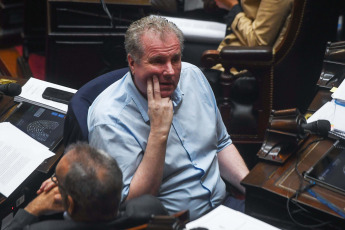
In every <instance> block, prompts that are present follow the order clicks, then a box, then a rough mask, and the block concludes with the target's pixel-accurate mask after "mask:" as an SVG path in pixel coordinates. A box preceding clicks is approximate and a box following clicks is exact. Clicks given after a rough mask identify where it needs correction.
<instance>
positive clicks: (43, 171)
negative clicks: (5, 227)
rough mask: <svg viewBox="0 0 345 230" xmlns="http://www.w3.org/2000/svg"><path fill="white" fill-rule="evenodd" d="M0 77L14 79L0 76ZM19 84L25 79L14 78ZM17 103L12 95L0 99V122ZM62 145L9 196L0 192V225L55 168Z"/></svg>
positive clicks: (32, 193)
mask: <svg viewBox="0 0 345 230" xmlns="http://www.w3.org/2000/svg"><path fill="white" fill-rule="evenodd" d="M0 78H8V79H14V78H11V77H4V76H1V77H0ZM14 80H16V81H17V82H18V83H19V84H21V85H23V84H25V82H26V80H25V79H18V78H16V79H14ZM16 105H17V103H15V102H14V101H13V97H8V96H4V97H3V98H2V99H1V100H0V122H2V121H4V120H5V119H6V118H7V117H8V116H9V115H10V113H11V112H12V111H13V110H14V109H15V107H16ZM63 151H64V146H63V144H62V142H61V143H60V144H59V146H58V147H57V148H56V150H55V151H54V152H55V155H54V156H52V157H50V158H48V159H46V160H45V161H44V162H43V163H42V164H41V165H40V166H38V167H37V169H36V170H35V171H34V172H33V173H32V174H31V175H30V176H28V178H27V179H26V180H25V181H24V182H23V183H22V184H21V185H20V186H19V187H18V188H17V189H16V190H15V191H14V192H13V193H12V194H11V195H10V196H9V197H7V198H6V197H4V196H3V195H2V194H1V193H0V226H1V224H2V222H1V221H2V220H3V219H4V218H5V217H6V216H9V215H14V214H15V213H16V212H17V210H18V209H19V208H23V207H25V206H26V205H27V204H28V203H29V202H30V201H31V200H32V199H33V198H34V197H35V196H36V191H37V189H38V188H39V187H40V185H41V183H42V182H43V181H44V180H46V179H47V178H49V177H50V176H51V174H52V173H53V170H54V169H55V166H56V164H57V162H58V161H59V159H60V157H61V156H62V154H63Z"/></svg>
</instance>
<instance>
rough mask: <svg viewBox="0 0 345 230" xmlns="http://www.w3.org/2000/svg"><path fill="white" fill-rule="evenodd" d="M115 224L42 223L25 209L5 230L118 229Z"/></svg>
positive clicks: (49, 221) (67, 221)
mask: <svg viewBox="0 0 345 230" xmlns="http://www.w3.org/2000/svg"><path fill="white" fill-rule="evenodd" d="M114 225H116V224H114V223H113V222H109V223H97V224H86V223H82V222H75V221H72V220H64V219H61V220H45V221H40V220H39V218H38V217H37V216H34V215H32V214H30V213H28V212H27V211H25V210H24V209H19V210H18V212H17V214H16V215H15V217H14V219H13V220H12V222H11V223H10V225H9V226H8V227H7V228H5V229H6V230H17V229H18V230H22V229H25V230H29V229H32V230H40V229H42V230H47V229H49V230H55V229H64V230H73V229H86V230H93V229H95V230H96V229H102V230H103V229H104V230H105V229H118V228H116V227H115V226H114Z"/></svg>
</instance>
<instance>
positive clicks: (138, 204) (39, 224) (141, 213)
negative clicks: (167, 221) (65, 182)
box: [4, 195, 168, 230]
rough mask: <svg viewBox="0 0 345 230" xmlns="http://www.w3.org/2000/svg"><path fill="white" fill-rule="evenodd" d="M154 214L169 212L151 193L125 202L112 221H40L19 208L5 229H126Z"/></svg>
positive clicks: (143, 221)
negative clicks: (89, 222)
mask: <svg viewBox="0 0 345 230" xmlns="http://www.w3.org/2000/svg"><path fill="white" fill-rule="evenodd" d="M152 215H168V212H167V211H166V209H165V208H164V206H163V205H162V203H161V202H160V201H159V200H158V198H156V197H154V196H151V195H143V196H141V197H137V198H134V199H131V200H129V201H127V202H126V203H124V204H123V205H122V207H121V208H120V211H119V216H118V218H117V219H116V220H114V221H111V222H106V223H105V222H102V223H97V224H87V223H82V222H75V221H72V220H64V219H61V220H56V219H54V220H44V221H40V219H39V218H38V217H37V216H34V215H32V214H30V213H28V212H27V211H25V210H24V209H19V210H18V212H17V214H16V215H15V217H14V218H13V220H12V222H11V223H10V224H9V225H8V226H7V227H6V228H5V229H4V230H21V229H25V230H41V229H42V230H46V229H49V230H55V229H63V230H73V229H85V230H93V229H95V230H96V229H97V230H98V229H100V230H106V229H107V230H108V229H112V230H113V229H124V228H130V227H134V226H138V225H141V224H145V223H147V222H148V221H149V220H150V218H151V216H152Z"/></svg>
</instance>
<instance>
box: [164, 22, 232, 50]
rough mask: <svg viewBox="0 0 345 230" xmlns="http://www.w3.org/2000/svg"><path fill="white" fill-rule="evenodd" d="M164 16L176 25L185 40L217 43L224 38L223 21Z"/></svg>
mask: <svg viewBox="0 0 345 230" xmlns="http://www.w3.org/2000/svg"><path fill="white" fill-rule="evenodd" d="M164 17H165V16H164ZM165 18H166V19H168V20H169V21H171V22H173V23H175V24H176V25H177V27H178V28H179V29H180V30H181V31H182V33H183V35H184V37H185V39H186V41H194V42H204V43H217V44H218V43H220V42H221V41H222V40H223V39H224V38H225V33H226V24H224V23H219V22H212V21H202V20H194V19H186V18H175V17H165Z"/></svg>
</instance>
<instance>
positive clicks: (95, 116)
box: [88, 83, 129, 122]
mask: <svg viewBox="0 0 345 230" xmlns="http://www.w3.org/2000/svg"><path fill="white" fill-rule="evenodd" d="M128 99H129V96H128V94H127V93H126V90H124V89H123V88H122V87H119V86H118V84H117V83H114V84H112V85H110V86H109V87H108V88H107V89H105V90H104V91H103V92H102V93H101V94H100V95H98V97H97V98H96V99H95V101H94V102H93V103H92V105H91V106H90V108H89V112H88V117H89V118H91V119H92V120H94V121H96V120H98V121H103V122H107V120H108V118H110V117H109V115H111V117H112V118H114V117H117V116H118V115H119V114H120V113H121V111H122V110H123V109H124V108H125V107H126V105H127V104H128V103H129V102H128Z"/></svg>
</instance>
